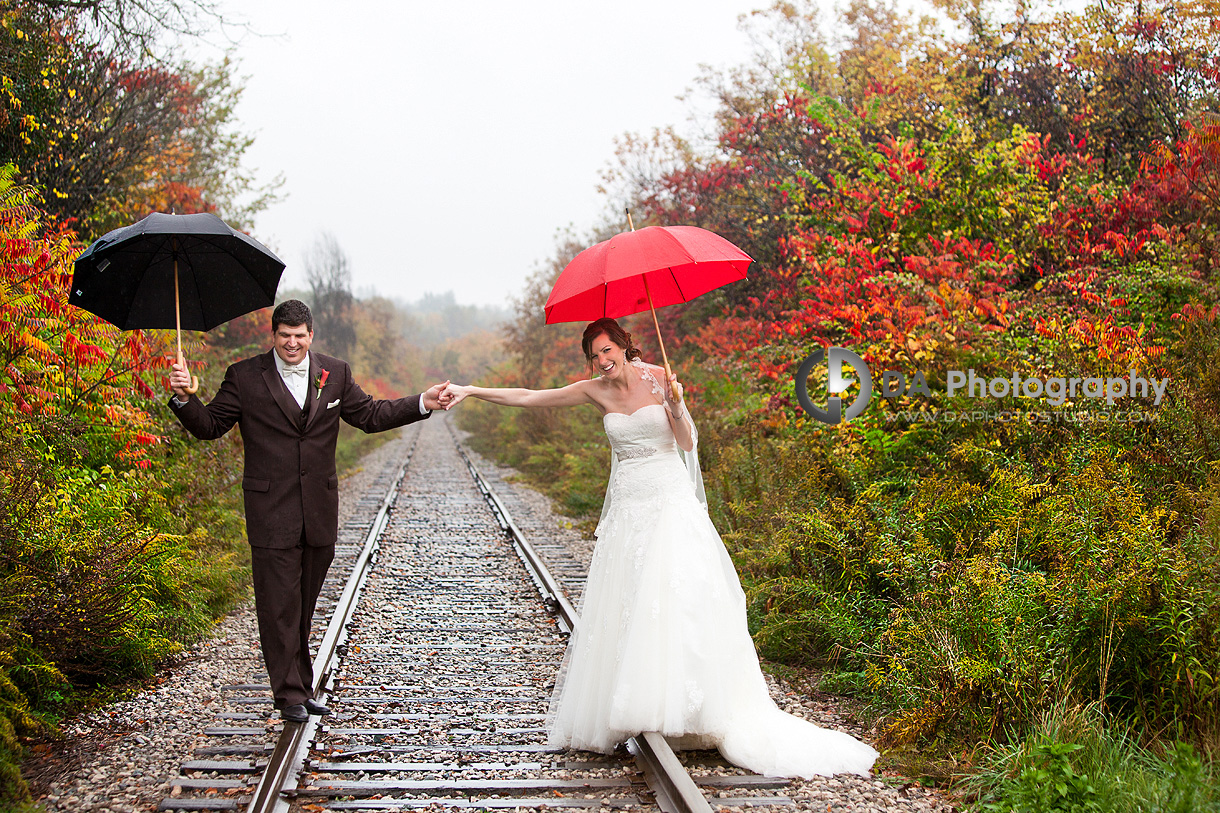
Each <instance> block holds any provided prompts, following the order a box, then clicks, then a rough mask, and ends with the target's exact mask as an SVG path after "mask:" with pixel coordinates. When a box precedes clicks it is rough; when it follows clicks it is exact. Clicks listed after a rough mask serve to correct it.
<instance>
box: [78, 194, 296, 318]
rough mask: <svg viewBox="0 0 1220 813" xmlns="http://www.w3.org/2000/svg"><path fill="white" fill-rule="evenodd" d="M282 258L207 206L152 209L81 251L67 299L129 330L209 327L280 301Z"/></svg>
mask: <svg viewBox="0 0 1220 813" xmlns="http://www.w3.org/2000/svg"><path fill="white" fill-rule="evenodd" d="M283 271H284V263H283V261H282V260H280V258H279V257H277V256H275V254H273V253H272V252H271V251H270V250H269V249H268V248H267V247H266V246H264V245H263V244H261V243H259V242H258V241H257V240H254V239H253V238H251V237H247V236H246V235H244V234H242V233H241V232H239V231H236V230H234V229H231V228H230V227H229V226H228V225H227V224H226V223H225V222H224V221H223V220H221V219H220V218H218V217H217V216H216V215H213V214H209V213H201V214H190V215H167V214H160V213H154V214H151V215H149V216H148V217H146V218H144V219H143V220H141V221H140V222H138V223H134V224H132V225H130V226H124V227H123V228H121V229H115V230H114V231H112V232H108V233H107V234H106V235H105V236H103V237H100V238H98V239H97V240H96V241H94V243H93V245H91V246H89V248H88V249H86V250H85V252H84V253H83V254H81V255H80V256H79V257H77V258H76V263H75V266H74V271H73V275H72V293H71V294H70V295H69V296H68V303H69V304H71V305H76V306H77V307H79V308H84V309H85V310H87V311H89V312H90V313H94V314H97V315H98V316H100V317H102V318H103V319H105V320H106V321H107V322H110V323H111V324H114V325H116V326H118V327H119V328H121V329H123V330H134V329H136V328H173V327H176V326H178V322H177V318H176V317H177V314H178V309H179V302H180V307H181V327H184V328H186V329H188V330H211V329H212V328H214V327H216V326H217V325H220V324H223V323H224V322H227V321H229V320H230V319H235V318H237V317H238V316H241V315H242V314H245V313H249V312H250V311H255V310H258V309H259V308H265V307H268V306H269V305H272V304H274V303H275V289H276V288H277V287H278V285H279V282H280V275H281V274H282V273H283Z"/></svg>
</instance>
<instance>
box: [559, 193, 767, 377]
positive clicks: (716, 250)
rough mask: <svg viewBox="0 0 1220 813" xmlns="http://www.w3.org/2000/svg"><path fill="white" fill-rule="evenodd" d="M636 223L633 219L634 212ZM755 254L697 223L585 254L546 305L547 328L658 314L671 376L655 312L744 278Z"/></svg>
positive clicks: (639, 234) (655, 229)
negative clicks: (602, 319) (607, 317)
mask: <svg viewBox="0 0 1220 813" xmlns="http://www.w3.org/2000/svg"><path fill="white" fill-rule="evenodd" d="M628 222H630V215H628ZM751 262H753V260H751V259H750V255H748V254H746V253H745V252H744V251H742V250H741V249H739V248H738V247H737V246H735V245H733V244H732V243H730V242H729V241H728V240H725V239H724V238H723V237H721V236H720V235H718V234H715V233H713V232H710V231H708V230H707V229H700V228H698V227H696V226H648V227H646V228H643V229H640V230H639V231H636V230H635V229H634V227H633V228H632V230H631V231H626V232H623V233H622V234H617V235H615V236H614V237H611V238H610V239H609V240H605V241H603V242H601V243H598V244H597V245H595V246H591V247H590V248H587V249H585V250H584V251H582V252H580V254H577V255H576V258H575V259H574V260H572V262H570V263H568V265H567V267H566V268H564V269H563V273H561V274H560V275H559V279H557V280H556V281H555V287H554V288H553V289H551V295H550V296H549V297H548V298H547V301H546V323H547V324H548V325H550V324H554V323H556V322H586V321H590V322H591V321H593V320H594V319H600V318H602V317H603V316H609V317H611V318H615V317H619V316H627V315H629V314H632V313H641V312H643V311H646V310H648V311H652V323H653V325H654V326H655V327H656V329H657V341H658V342H659V343H660V344H661V358H662V360H663V361H664V362H665V374H666V375H667V376H668V375H669V374H670V372H671V370H670V367H669V357H668V356H667V355H666V354H665V344H664V342H662V341H661V326H660V325H659V324H658V323H657V312H656V309H657V308H661V307H665V306H666V305H676V304H678V303H679V302H690V301H691V300H692V299H694V298H695V297H697V296H700V295H701V294H705V293H707V292H708V291H711V290H713V289H715V288H719V287H721V286H722V285H727V284H728V283H730V282H736V281H737V280H739V279H745V278H746V269H748V268H749V267H750V263H751Z"/></svg>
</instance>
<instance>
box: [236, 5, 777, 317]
mask: <svg viewBox="0 0 1220 813" xmlns="http://www.w3.org/2000/svg"><path fill="white" fill-rule="evenodd" d="M761 5H764V4H763V3H759V2H751V0H651V2H646V1H645V0H620V1H619V2H614V3H602V2H598V3H592V2H581V1H580V0H564V1H562V2H560V1H558V0H518V2H502V1H500V2H491V0H467V1H466V2H456V3H453V2H444V1H443V0H439V1H438V0H432V1H431V2H427V3H424V2H417V0H406V1H405V2H356V3H351V4H347V5H346V6H344V7H342V8H340V7H338V6H336V5H335V3H334V2H333V0H328V2H326V3H322V2H313V1H312V0H259V2H258V3H241V4H240V5H238V4H236V3H234V5H233V8H234V11H235V13H236V15H238V16H241V17H243V18H244V19H246V20H248V21H249V22H250V23H251V25H252V26H253V28H254V29H256V30H257V31H259V32H262V33H264V34H279V35H281V36H263V37H251V36H245V37H244V38H243V39H241V41H240V42H239V43H238V45H237V48H236V55H237V57H238V58H239V60H240V73H242V74H244V75H247V76H248V80H247V89H246V92H245V95H244V97H243V99H242V103H241V105H240V107H239V109H238V118H239V120H240V122H241V125H242V127H243V128H244V129H246V130H247V131H250V132H252V133H253V134H254V135H255V136H256V138H257V140H256V143H255V146H254V147H253V148H252V149H251V150H250V152H249V153H248V157H247V161H246V164H247V166H249V167H251V168H254V169H256V170H257V171H258V174H259V176H260V177H261V178H263V179H267V178H271V177H273V176H275V175H276V174H279V173H282V174H283V176H284V178H285V180H286V183H285V185H284V192H285V193H286V199H285V200H284V201H283V202H282V203H279V204H277V205H275V206H274V207H273V208H271V209H270V210H268V211H266V212H264V213H263V214H261V215H260V216H259V217H258V219H257V221H256V224H255V235H256V236H257V237H258V238H259V239H261V240H263V241H264V242H266V243H267V244H268V245H269V246H271V247H272V248H273V249H274V250H275V251H276V252H277V253H278V254H279V255H280V257H281V258H282V259H283V260H284V261H285V262H286V263H287V264H288V269H287V271H286V272H285V276H284V280H283V282H282V283H281V285H282V286H285V285H286V286H300V285H303V284H304V274H303V270H302V263H303V258H304V256H305V255H306V253H307V252H308V250H309V249H310V247H311V246H312V245H313V243H314V241H315V240H316V239H317V236H318V235H319V234H320V233H321V232H322V231H323V230H326V231H330V232H331V233H332V234H334V236H335V238H336V239H337V240H338V242H339V244H340V245H341V246H342V247H343V248H344V249H345V251H346V252H347V254H348V256H349V257H350V259H351V262H352V276H353V286H354V288H355V289H356V291H357V293H369V292H370V291H371V290H375V291H376V292H377V293H379V294H382V295H386V296H392V297H397V298H403V299H408V300H410V299H415V298H416V297H418V296H419V295H421V294H423V293H424V292H429V291H431V292H435V293H440V292H444V291H447V290H453V291H454V292H455V294H456V295H457V298H458V300H459V301H460V302H463V303H469V304H492V303H503V302H505V301H506V300H507V299H508V298H510V297H512V296H514V295H516V294H517V293H518V292H520V291H521V289H522V287H523V282H524V279H525V277H526V276H527V275H528V274H529V273H530V271H531V270H533V269H534V268H535V267H536V266H537V264H538V263H539V262H541V261H543V260H545V259H546V258H547V257H548V256H549V255H550V254H551V250H552V247H553V245H554V242H555V234H556V230H557V229H561V228H564V227H567V226H569V225H573V226H575V228H576V229H577V230H578V232H584V231H585V230H587V229H588V228H589V227H590V226H592V225H593V224H594V223H595V221H596V220H597V219H598V217H599V215H600V213H601V212H603V211H604V210H605V207H606V201H605V199H604V197H603V196H602V195H599V194H598V193H597V191H596V187H597V183H598V180H599V172H600V171H601V170H602V169H604V168H605V167H606V166H607V165H608V164H609V162H610V161H611V159H612V157H613V153H614V139H615V137H616V136H619V135H621V134H623V133H625V132H642V133H646V132H649V131H651V129H652V128H654V127H664V126H667V125H676V126H679V128H682V127H684V126H685V122H686V120H687V117H688V113H689V110H690V105H689V104H688V103H684V102H681V101H679V100H678V99H677V98H676V97H677V96H678V95H680V94H682V93H683V92H684V91H685V90H687V89H688V88H689V87H691V86H692V85H693V83H694V80H695V79H696V77H697V76H698V75H699V72H700V69H699V66H700V64H711V65H714V66H719V67H725V66H730V65H736V64H740V63H742V62H744V61H746V59H747V58H748V56H749V54H750V50H751V46H750V43H749V40H748V38H747V37H746V35H745V34H744V33H742V32H741V31H740V30H739V28H738V17H739V15H741V14H743V13H747V12H749V11H751V10H752V9H753V8H756V7H758V6H761ZM212 58H213V59H214V58H215V52H213V54H212ZM702 107H703V109H704V110H705V111H707V110H710V109H711V105H710V103H706V102H705V103H704V104H703V105H702Z"/></svg>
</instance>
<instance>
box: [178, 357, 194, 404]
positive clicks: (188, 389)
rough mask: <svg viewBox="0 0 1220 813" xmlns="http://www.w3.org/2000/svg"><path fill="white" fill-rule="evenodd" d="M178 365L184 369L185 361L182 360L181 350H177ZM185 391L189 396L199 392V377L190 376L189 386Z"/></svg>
mask: <svg viewBox="0 0 1220 813" xmlns="http://www.w3.org/2000/svg"><path fill="white" fill-rule="evenodd" d="M178 363H179V364H181V365H182V366H183V367H184V368H185V367H186V359H185V358H183V356H182V349H181V348H179V349H178ZM186 391H187V392H189V393H190V394H191V395H194V394H195V393H197V392H199V376H196V375H192V376H191V385H190V386H189V387H187V388H186Z"/></svg>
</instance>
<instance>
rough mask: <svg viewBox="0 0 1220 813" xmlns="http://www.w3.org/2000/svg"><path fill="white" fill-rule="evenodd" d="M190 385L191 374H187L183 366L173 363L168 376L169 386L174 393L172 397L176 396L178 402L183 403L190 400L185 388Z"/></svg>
mask: <svg viewBox="0 0 1220 813" xmlns="http://www.w3.org/2000/svg"><path fill="white" fill-rule="evenodd" d="M190 385H191V374H190V373H189V372H187V369H186V365H185V364H179V363H178V362H176V361H175V362H174V364H173V366H172V368H171V372H170V374H169V386H170V389H172V390H173V391H174V395H176V396H178V400H179V401H185V400H186V399H187V398H190V397H191V396H190V393H188V392H187V391H186V388H187V387H189V386H190Z"/></svg>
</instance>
